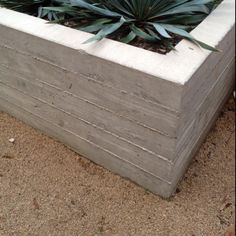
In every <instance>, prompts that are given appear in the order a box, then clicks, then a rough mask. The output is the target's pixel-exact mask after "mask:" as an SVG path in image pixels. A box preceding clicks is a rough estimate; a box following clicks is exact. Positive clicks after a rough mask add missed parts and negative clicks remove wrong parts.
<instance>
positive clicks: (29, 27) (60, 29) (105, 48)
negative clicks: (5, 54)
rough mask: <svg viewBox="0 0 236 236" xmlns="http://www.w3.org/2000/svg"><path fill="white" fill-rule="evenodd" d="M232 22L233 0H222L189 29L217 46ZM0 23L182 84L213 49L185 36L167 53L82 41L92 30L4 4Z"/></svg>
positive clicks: (0, 14) (111, 41)
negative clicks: (87, 30) (209, 49)
mask: <svg viewBox="0 0 236 236" xmlns="http://www.w3.org/2000/svg"><path fill="white" fill-rule="evenodd" d="M234 22H235V0H224V1H223V2H222V3H221V4H220V5H219V6H218V7H217V9H216V10H215V11H213V12H212V13H211V14H210V15H209V16H208V17H207V18H206V19H205V20H204V21H203V22H202V23H201V24H200V25H199V26H198V27H196V28H195V29H194V30H193V31H192V35H193V36H194V37H196V38H197V39H199V40H202V41H204V42H205V43H207V44H210V45H211V46H215V47H217V46H218V43H219V42H220V41H221V40H222V38H223V37H224V36H225V35H226V34H227V32H229V31H230V29H232V27H233V25H234ZM0 24H2V25H5V26H8V27H11V28H14V29H16V30H19V31H23V32H25V33H28V34H31V35H34V36H37V37H41V38H44V39H45V40H49V41H52V42H55V43H58V44H61V45H65V46H67V47H70V48H73V49H76V50H78V51H80V53H86V54H90V55H93V56H96V57H100V58H103V59H105V60H108V61H112V62H114V63H118V64H120V65H123V66H126V67H129V68H133V69H135V70H138V71H142V72H144V73H147V74H150V75H153V76H155V77H157V78H159V79H165V80H168V81H170V82H174V83H177V84H180V85H184V84H185V83H186V82H187V81H188V80H189V79H190V78H191V76H192V74H193V73H194V72H195V71H196V69H197V68H198V67H199V66H200V65H201V64H202V63H203V62H204V61H205V60H206V58H207V57H208V56H209V55H210V54H211V53H212V52H210V51H208V50H205V49H202V48H199V47H197V46H196V45H194V44H193V43H191V42H189V41H187V40H182V41H181V42H180V43H179V44H178V45H177V46H176V50H177V51H171V52H169V53H168V54H167V55H161V54H158V53H155V52H151V51H148V50H144V49H142V48H137V47H134V46H131V45H126V44H123V43H120V42H117V41H114V40H110V39H103V40H102V41H101V42H98V43H93V44H83V42H84V41H86V40H87V39H88V38H90V37H91V34H89V33H86V32H82V31H79V30H74V29H71V28H68V27H65V26H61V25H56V24H55V25H54V24H46V21H45V20H42V19H39V18H36V17H32V16H29V15H26V14H22V13H18V12H14V11H11V10H8V9H4V8H0ZM219 49H220V48H219ZM214 53H215V52H214ZM216 53H217V52H216ZM218 53H220V52H218Z"/></svg>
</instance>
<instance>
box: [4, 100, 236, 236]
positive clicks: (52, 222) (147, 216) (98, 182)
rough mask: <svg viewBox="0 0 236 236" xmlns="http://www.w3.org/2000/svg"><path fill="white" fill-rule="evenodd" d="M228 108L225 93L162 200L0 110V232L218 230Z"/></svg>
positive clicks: (224, 197)
mask: <svg viewBox="0 0 236 236" xmlns="http://www.w3.org/2000/svg"><path fill="white" fill-rule="evenodd" d="M234 111H235V107H234V100H233V99H232V98H231V100H230V101H229V102H228V104H227V105H226V106H225V108H224V111H223V112H222V113H221V116H220V117H219V119H218V121H217V124H216V126H215V127H214V128H213V130H212V132H211V133H210V134H209V136H208V138H207V141H206V142H205V143H204V144H203V146H202V148H201V150H200V152H199V153H198V155H197V156H196V158H195V160H193V162H192V165H191V166H190V169H189V171H188V173H187V174H186V176H185V178H184V180H183V181H182V182H181V184H180V186H179V188H178V193H177V194H176V195H175V196H174V197H173V198H171V199H170V200H169V201H166V200H163V199H161V198H160V197H158V196H155V195H153V194H151V193H149V192H147V191H145V190H144V189H143V188H140V187H138V186H136V185H135V184H133V183H131V182H129V181H128V180H125V179H122V178H120V177H119V176H116V175H114V174H112V173H110V172H109V171H107V170H105V169H103V168H101V167H98V166H96V165H95V164H93V163H91V162H89V161H87V160H86V159H84V158H82V157H80V156H79V155H77V154H76V153H74V152H73V151H71V150H69V149H68V148H67V147H65V146H64V145H62V144H61V143H59V142H57V141H55V140H53V139H51V138H48V137H47V136H45V135H43V134H42V133H40V132H39V131H36V130H34V129H32V128H30V127H29V126H27V125H25V124H23V123H22V122H19V121H17V120H16V119H14V118H12V117H10V116H9V115H7V114H4V113H0V235H3V236H8V235H17V236H22V235H30V236H31V235H32V236H33V235H40V236H41V235H42V236H48V235H55V236H60V235H63V236H66V235H68V236H74V235H76V236H77V235H82V236H90V235H91V236H92V235H107V236H113V235H119V236H126V235H127V236H128V235H136V236H146V235H148V236H156V235H157V236H185V235H186V236H198V235H204V236H211V235H212V236H217V235H223V234H224V232H225V231H226V228H227V227H228V226H229V225H230V224H232V223H233V219H234V207H233V206H234V190H235V189H234V174H235V172H234V141H235V138H234V135H235V133H234V115H235V112H234ZM10 138H14V139H15V142H14V143H11V142H9V139H10Z"/></svg>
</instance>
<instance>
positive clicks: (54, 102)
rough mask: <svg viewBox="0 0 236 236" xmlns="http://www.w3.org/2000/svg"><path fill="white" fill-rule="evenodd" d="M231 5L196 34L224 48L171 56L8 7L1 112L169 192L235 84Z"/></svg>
mask: <svg viewBox="0 0 236 236" xmlns="http://www.w3.org/2000/svg"><path fill="white" fill-rule="evenodd" d="M234 5H235V3H234V1H233V0H224V1H223V3H222V4H220V6H219V7H218V8H217V9H216V10H215V11H214V12H213V13H212V14H211V15H210V16H209V17H208V18H206V19H205V20H204V21H203V22H202V23H201V24H200V25H199V26H198V27H197V28H196V29H195V30H194V31H193V32H192V34H193V35H194V36H195V37H198V38H200V39H202V40H203V41H205V42H208V43H209V44H211V45H213V46H216V47H217V48H219V49H220V50H221V52H218V53H215V52H210V51H207V50H203V49H200V48H198V47H197V46H194V45H192V44H191V43H190V42H188V41H186V40H183V41H181V42H180V43H179V44H178V45H177V46H176V49H177V52H175V51H172V52H170V53H169V54H167V55H159V54H157V53H153V52H150V51H146V50H143V49H140V48H136V47H133V46H130V45H125V44H122V43H119V42H115V41H112V40H109V39H105V40H103V41H102V42H100V43H97V44H92V45H84V44H82V43H81V42H83V41H84V40H86V39H87V38H88V37H90V35H89V34H87V33H84V32H81V31H77V30H73V29H70V28H66V27H64V26H59V25H51V24H50V25H49V24H45V21H44V20H41V19H38V18H34V17H31V16H27V15H24V14H21V13H16V12H13V11H10V10H6V9H2V8H1V9H0V35H1V37H0V109H2V110H3V111H6V112H8V113H10V114H12V115H14V116H16V117H17V118H19V119H21V120H23V121H25V122H27V123H29V124H31V125H32V126H34V127H36V128H38V129H40V130H42V131H44V132H45V133H47V134H48V135H50V136H53V137H55V138H57V139H58V140H60V141H62V142H63V143H65V144H67V145H68V146H70V147H71V148H73V149H74V150H76V151H77V152H79V153H80V154H82V155H84V156H85V157H87V158H89V159H91V160H93V161H94V162H95V163H97V164H99V165H102V166H104V167H106V168H108V169H110V170H112V171H113V172H115V173H118V174H120V175H122V176H124V177H127V178H129V179H131V180H133V181H134V182H136V183H138V184H140V185H142V186H144V187H145V188H147V189H149V190H151V191H153V192H154V193H157V194H160V195H162V196H163V197H169V196H171V194H172V193H173V192H174V191H175V188H176V186H177V183H178V181H179V180H180V179H181V177H182V176H183V174H184V172H185V169H186V168H187V166H188V163H189V162H190V161H191V159H192V157H193V155H194V154H195V152H196V151H197V149H198V147H199V145H200V144H201V142H202V140H203V139H204V137H205V136H206V134H207V132H208V130H209V129H210V127H211V126H212V124H213V123H214V120H215V119H216V117H217V114H218V113H219V110H220V109H221V107H222V104H223V103H224V102H225V100H226V99H227V97H228V96H229V94H230V93H231V91H232V89H233V83H234V73H235V59H234V58H235V55H234V48H235V46H234V40H235V36H234V33H235V19H234V14H235V10H234V7H233V6H234ZM223 16H224V21H222V22H221V21H220V22H219V19H221V18H222V17H223ZM16 19H17V20H16ZM209 32H210V33H209ZM111 48H112V50H111ZM111 51H112V52H113V53H110V52H111ZM131 58H132V60H131Z"/></svg>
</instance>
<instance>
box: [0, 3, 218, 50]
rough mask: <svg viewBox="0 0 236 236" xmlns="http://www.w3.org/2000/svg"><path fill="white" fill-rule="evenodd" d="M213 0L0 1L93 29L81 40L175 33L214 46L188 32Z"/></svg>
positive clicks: (149, 38)
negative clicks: (90, 35)
mask: <svg viewBox="0 0 236 236" xmlns="http://www.w3.org/2000/svg"><path fill="white" fill-rule="evenodd" d="M214 3H216V1H214V0H145V1H144V0H27V1H7V0H0V5H2V6H5V7H8V8H11V9H14V10H18V11H22V12H28V13H30V14H36V12H37V11H36V10H35V8H36V7H38V16H39V17H42V18H47V19H49V20H50V21H52V22H57V23H65V22H70V23H71V24H70V23H69V25H71V26H72V27H74V28H77V29H80V30H83V31H86V32H90V33H95V36H93V37H91V38H90V39H89V40H87V41H86V42H85V43H89V42H94V41H99V40H101V39H103V38H105V37H113V38H115V39H118V40H120V41H121V42H124V43H130V42H131V41H133V40H135V39H136V38H140V39H142V40H143V41H146V42H157V41H161V42H169V46H170V47H171V48H173V46H174V45H173V40H172V41H170V39H173V38H175V37H176V36H178V37H181V38H186V39H189V40H191V41H192V42H194V43H196V44H198V45H200V46H202V47H203V48H206V49H209V50H213V51H215V50H216V49H215V48H213V47H211V46H209V45H207V44H206V43H203V42H201V41H199V40H197V39H195V38H193V37H192V36H191V34H190V33H189V31H190V30H191V29H193V28H195V27H196V26H197V25H198V24H199V23H200V22H201V21H202V20H203V19H204V18H205V17H206V16H207V15H208V14H209V13H210V12H211V10H212V9H213V8H214V6H215V4H214Z"/></svg>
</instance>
